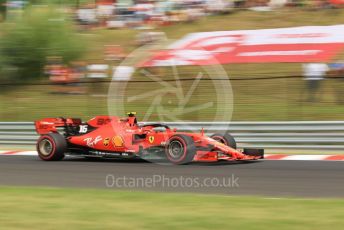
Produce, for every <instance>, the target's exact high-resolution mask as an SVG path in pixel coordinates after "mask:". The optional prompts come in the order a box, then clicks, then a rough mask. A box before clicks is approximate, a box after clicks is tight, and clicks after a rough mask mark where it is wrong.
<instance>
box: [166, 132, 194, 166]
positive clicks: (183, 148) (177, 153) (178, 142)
mask: <svg viewBox="0 0 344 230" xmlns="http://www.w3.org/2000/svg"><path fill="white" fill-rule="evenodd" d="M165 151H166V157H167V159H168V160H169V161H170V162H171V163H173V164H178V165H181V164H187V163H190V162H191V161H192V160H193V159H194V156H195V154H196V147H195V143H194V141H193V139H192V138H191V137H190V136H187V135H174V136H172V137H171V138H170V139H169V140H168V143H167V145H166V149H165Z"/></svg>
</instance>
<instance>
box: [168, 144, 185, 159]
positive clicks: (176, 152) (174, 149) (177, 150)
mask: <svg viewBox="0 0 344 230" xmlns="http://www.w3.org/2000/svg"><path fill="white" fill-rule="evenodd" d="M168 153H169V155H170V156H171V157H172V158H174V159H179V158H180V157H182V156H183V155H184V146H183V144H182V143H180V142H179V141H171V142H170V145H169V148H168Z"/></svg>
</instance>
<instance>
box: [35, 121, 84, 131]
mask: <svg viewBox="0 0 344 230" xmlns="http://www.w3.org/2000/svg"><path fill="white" fill-rule="evenodd" d="M80 124H81V119H79V118H45V119H42V120H38V121H35V128H36V132H37V133H38V134H40V135H42V134H47V133H51V132H53V133H57V132H58V130H57V128H58V127H65V128H66V127H67V126H79V125H80Z"/></svg>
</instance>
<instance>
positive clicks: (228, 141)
mask: <svg viewBox="0 0 344 230" xmlns="http://www.w3.org/2000/svg"><path fill="white" fill-rule="evenodd" d="M211 138H212V139H214V140H216V141H218V142H220V143H222V144H225V145H227V146H229V147H231V148H232V149H236V148H237V144H236V141H235V139H234V137H233V136H232V135H230V134H229V133H225V134H221V133H215V134H214V135H212V136H211Z"/></svg>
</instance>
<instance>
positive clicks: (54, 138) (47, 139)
mask: <svg viewBox="0 0 344 230" xmlns="http://www.w3.org/2000/svg"><path fill="white" fill-rule="evenodd" d="M36 147H37V152H38V156H39V157H40V158H41V159H42V160H44V161H59V160H62V159H63V158H64V156H65V155H64V154H65V152H66V151H67V141H66V139H65V138H64V137H63V136H62V135H61V134H59V133H49V134H45V135H42V136H41V137H40V138H39V139H38V141H37V145H36Z"/></svg>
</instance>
